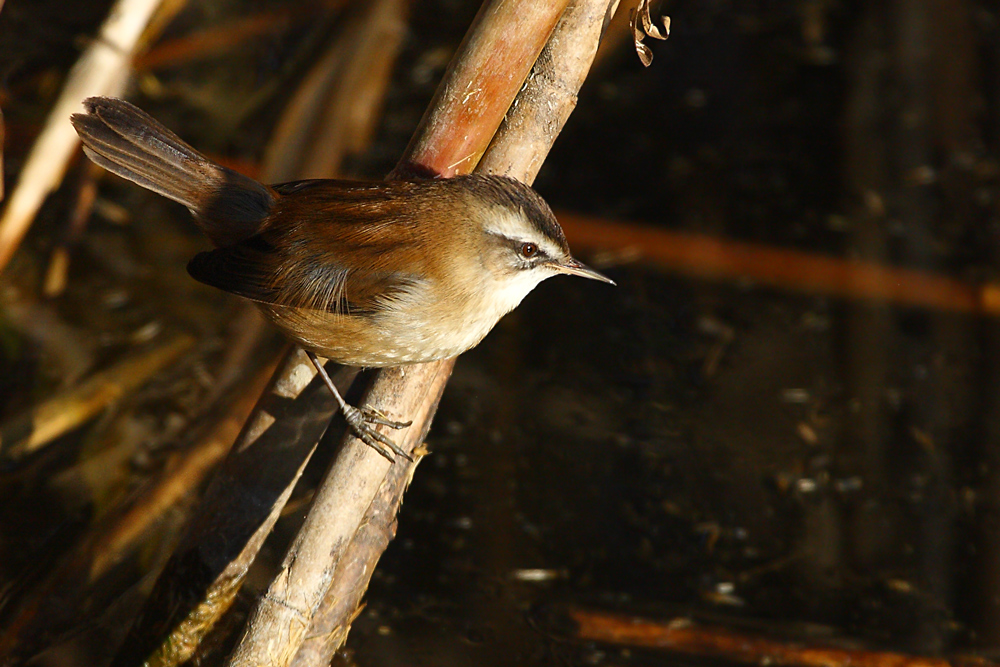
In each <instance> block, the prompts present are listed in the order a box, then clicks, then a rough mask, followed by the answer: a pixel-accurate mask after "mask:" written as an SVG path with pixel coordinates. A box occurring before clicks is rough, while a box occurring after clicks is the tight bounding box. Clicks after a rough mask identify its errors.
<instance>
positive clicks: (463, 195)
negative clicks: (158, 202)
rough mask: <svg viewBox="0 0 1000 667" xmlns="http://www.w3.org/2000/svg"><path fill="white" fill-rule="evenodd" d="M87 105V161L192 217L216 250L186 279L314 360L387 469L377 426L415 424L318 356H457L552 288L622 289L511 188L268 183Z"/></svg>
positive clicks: (128, 114)
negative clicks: (558, 282)
mask: <svg viewBox="0 0 1000 667" xmlns="http://www.w3.org/2000/svg"><path fill="white" fill-rule="evenodd" d="M83 107H84V109H85V111H86V113H77V114H73V115H72V117H71V122H72V123H73V126H74V128H75V129H76V131H77V133H78V135H79V136H80V139H81V141H82V143H83V151H84V153H85V154H86V155H87V157H89V158H90V159H91V160H92V161H93V162H95V163H96V164H98V165H100V166H102V167H104V168H105V169H107V170H108V171H110V172H112V173H114V174H116V175H118V176H120V177H122V178H125V179H127V180H129V181H132V182H133V183H135V184H137V185H140V186H142V187H144V188H147V189H149V190H151V191H153V192H156V193H158V194H160V195H163V196H164V197H167V198H168V199H171V200H173V201H175V202H178V203H180V204H182V205H184V206H186V207H187V208H188V210H190V212H191V213H192V215H193V216H194V219H195V221H196V222H197V224H198V225H199V227H200V228H201V229H202V230H203V231H204V232H205V234H206V235H207V236H208V238H209V240H211V241H212V243H213V244H214V245H215V246H216V247H215V249H214V250H210V251H206V252H201V253H198V254H197V255H196V256H195V257H194V258H193V259H192V260H191V261H190V263H189V264H188V267H187V269H188V273H189V274H190V275H191V276H192V277H193V278H194V279H195V280H197V281H200V282H202V283H205V284H207V285H211V286H213V287H216V288H218V289H221V290H224V291H226V292H230V293H232V294H235V295H237V296H240V297H243V298H245V299H249V300H250V301H252V302H254V303H255V304H256V306H257V307H258V308H259V309H260V310H261V312H262V313H263V314H264V316H265V317H266V318H267V319H269V320H270V321H271V322H273V323H274V324H275V325H276V326H277V327H278V328H279V329H280V330H281V331H282V332H283V333H284V334H285V335H286V336H287V337H288V338H289V339H290V340H291V341H293V342H294V343H296V344H298V345H299V346H301V347H302V348H303V349H304V350H305V351H306V353H307V354H308V355H309V358H310V359H311V360H312V362H313V364H314V365H315V366H316V368H317V371H318V372H319V373H320V374H321V375H322V376H323V378H324V381H325V382H326V383H327V386H328V387H329V388H330V390H331V392H333V395H334V396H335V397H336V399H337V402H338V405H339V406H340V410H341V412H342V413H343V415H344V417H345V420H346V421H347V423H348V425H349V426H350V428H351V429H352V431H353V432H354V434H355V435H356V436H357V437H359V439H361V440H362V441H363V442H365V443H366V444H367V445H369V446H371V447H372V448H373V449H375V450H376V451H377V452H378V453H380V454H381V455H382V456H384V457H386V458H387V459H389V460H390V461H392V460H394V458H393V456H392V454H396V455H402V456H404V457H406V458H409V456H408V455H407V454H405V453H404V452H403V450H402V449H400V448H399V447H398V446H397V445H396V444H395V443H394V442H393V441H392V440H391V439H390V438H389V437H387V436H385V435H383V434H382V433H379V432H378V431H376V430H375V429H374V428H373V427H372V426H373V425H375V424H383V425H386V426H389V427H391V428H395V429H400V428H405V427H407V426H409V424H410V423H409V422H397V421H393V420H390V419H388V418H387V417H386V416H385V415H383V414H381V413H379V412H377V411H374V410H371V409H364V410H362V409H358V408H356V407H354V406H352V405H350V404H348V403H347V402H346V401H345V400H344V399H343V397H342V396H341V395H340V393H339V392H338V391H337V389H336V387H335V386H334V385H333V382H332V381H330V379H329V376H328V375H327V374H326V371H325V370H324V368H323V365H322V363H321V362H320V361H319V359H318V358H317V357H323V358H325V359H329V360H333V361H335V362H337V363H340V364H343V365H348V366H358V367H363V368H382V367H390V366H400V365H405V364H416V363H424V362H430V361H437V360H440V359H447V358H451V357H455V356H457V355H459V354H461V353H463V352H465V351H467V350H469V349H471V348H473V347H475V346H476V345H477V344H478V343H479V342H480V341H481V340H482V339H483V338H484V337H485V336H486V334H487V333H489V331H490V330H491V329H492V328H493V327H494V325H495V324H496V323H497V322H498V321H499V320H500V318H501V317H503V316H504V315H505V314H507V313H508V312H510V311H511V310H513V309H514V308H515V307H517V305H518V304H520V303H521V300H522V299H524V297H525V296H526V295H527V294H528V293H529V292H531V290H532V289H534V288H535V286H537V285H538V284H539V283H540V282H542V281H543V280H545V279H547V278H551V277H553V276H556V275H560V274H562V275H573V276H580V277H583V278H589V279H593V280H599V281H602V282H605V283H610V284H612V285H613V284H614V282H613V281H612V280H611V279H610V278H608V277H607V276H605V275H603V274H601V273H599V272H597V271H595V270H594V269H592V268H590V267H588V266H586V265H584V264H583V263H581V262H580V261H578V260H576V259H575V258H574V257H573V256H572V254H571V253H570V248H569V244H568V243H567V241H566V236H565V234H564V233H563V230H562V228H561V227H560V225H559V223H558V221H557V220H556V217H555V215H554V214H553V213H552V210H551V209H550V208H549V206H548V204H547V203H546V202H545V200H544V199H543V198H542V197H541V196H540V195H539V194H538V193H537V192H535V191H534V190H533V189H532V188H531V187H529V186H528V185H526V184H524V183H522V182H520V181H517V180H515V179H513V178H508V177H504V176H496V175H484V174H469V175H462V176H456V177H453V178H429V179H417V180H389V181H379V182H366V181H351V180H338V179H312V180H302V181H295V182H290V183H280V184H276V185H264V184H263V183H260V182H258V181H256V180H254V179H252V178H249V177H247V176H244V175H242V174H239V173H238V172H236V171H233V170H231V169H229V168H226V167H224V166H222V165H219V164H217V163H215V162H213V161H212V160H210V159H208V158H206V157H205V156H204V155H202V154H201V153H199V152H198V151H196V150H195V149H194V148H192V147H191V146H190V145H188V144H187V143H185V142H184V141H183V140H182V139H181V138H180V137H178V136H177V135H176V134H175V133H173V132H172V131H171V130H169V129H167V128H166V127H164V126H163V125H161V124H160V123H159V122H158V121H156V120H155V119H154V118H152V117H151V116H150V115H148V114H147V113H146V112H144V111H142V110H141V109H139V108H138V107H136V106H134V105H132V104H130V103H129V102H126V101H124V100H120V99H116V98H109V97H91V98H87V99H86V100H84V101H83Z"/></svg>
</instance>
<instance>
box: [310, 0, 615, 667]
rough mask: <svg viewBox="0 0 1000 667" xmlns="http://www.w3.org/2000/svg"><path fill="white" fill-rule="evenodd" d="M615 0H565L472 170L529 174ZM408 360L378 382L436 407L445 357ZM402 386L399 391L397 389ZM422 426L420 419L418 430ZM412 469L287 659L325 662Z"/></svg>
mask: <svg viewBox="0 0 1000 667" xmlns="http://www.w3.org/2000/svg"><path fill="white" fill-rule="evenodd" d="M617 4H618V3H617V0H610V1H609V0H577V1H576V2H572V3H570V5H569V6H568V7H567V9H566V10H565V12H564V13H563V15H562V16H561V18H560V20H559V23H558V24H557V25H556V27H555V29H554V30H553V32H552V34H551V36H550V38H549V41H548V43H547V44H546V46H545V48H544V49H543V50H542V52H541V53H540V54H539V57H538V58H537V60H536V62H535V65H534V67H533V68H532V71H531V74H530V75H529V77H528V80H527V83H526V84H525V85H524V87H523V88H522V89H521V91H520V92H519V94H518V95H517V97H516V98H515V101H514V104H512V106H511V108H510V110H509V111H508V113H507V114H506V117H505V120H504V122H503V123H502V125H501V127H500V128H499V129H498V131H497V134H496V135H495V136H494V137H493V140H492V141H491V143H490V146H489V148H488V149H487V151H486V152H485V154H484V155H483V157H482V159H481V161H480V162H479V164H478V166H477V170H479V171H483V172H491V173H498V172H499V173H504V174H506V175H508V176H512V177H515V178H519V179H521V180H524V181H526V182H529V183H530V182H531V181H533V180H534V177H535V174H536V173H537V170H538V167H539V166H540V165H541V162H542V160H543V159H544V156H545V155H546V154H548V152H549V150H550V148H551V146H552V143H553V142H554V141H555V139H556V137H557V136H558V135H559V132H560V131H561V130H562V127H563V124H564V123H565V121H566V119H567V118H568V117H569V115H570V113H571V112H572V109H573V107H574V106H575V104H576V94H577V91H578V90H579V88H580V86H581V85H582V84H583V81H584V80H585V78H586V76H587V73H588V71H589V70H590V65H591V62H592V61H593V58H594V55H595V53H596V51H597V47H598V43H599V41H600V37H601V32H602V29H603V27H604V25H605V24H606V19H607V18H608V17H610V16H611V14H612V13H613V12H614V10H615V8H616V7H617ZM416 368H417V369H420V370H421V371H424V373H422V374H421V375H419V376H417V377H409V378H407V377H403V378H396V377H392V376H390V377H388V378H387V382H386V385H387V386H388V387H402V388H406V387H407V383H408V385H409V391H410V394H413V393H415V392H416V389H417V388H418V387H420V386H421V385H422V383H424V382H433V383H434V388H433V390H432V391H428V392H427V396H428V398H426V399H425V400H427V401H433V406H432V407H436V402H437V400H439V399H440V393H441V391H443V389H444V386H445V383H446V382H447V379H448V375H449V373H450V369H451V365H450V364H447V363H446V364H441V365H435V364H429V365H424V366H420V367H416ZM380 382H383V378H380V379H379V381H378V382H376V385H375V387H373V389H372V392H371V394H370V396H369V397H370V398H371V396H372V395H374V394H376V392H378V391H379V387H380V385H379V383H380ZM410 394H407V393H405V392H404V393H403V396H404V398H405V397H406V396H408V395H410ZM431 414H432V413H431ZM428 426H429V425H428V424H426V423H423V424H422V429H421V431H422V433H423V432H426V429H427V428H428ZM422 438H423V435H421V436H420V438H419V439H417V440H416V441H417V442H418V443H419V442H420V441H422ZM405 447H406V446H405V445H404V448H405ZM338 464H339V461H338ZM412 474H413V466H412V465H410V466H406V465H403V464H402V462H397V463H396V464H395V465H393V466H392V467H391V468H390V470H389V473H388V475H387V476H386V478H385V480H384V482H383V483H382V485H381V488H380V489H379V492H378V494H377V495H376V497H375V498H374V500H373V502H372V503H371V505H370V506H369V507H368V509H367V511H366V513H365V515H364V517H363V518H362V520H361V523H360V525H359V528H358V532H357V533H355V535H354V537H353V539H352V540H351V542H350V546H349V548H348V549H347V550H346V551H344V553H343V555H341V556H340V558H339V561H338V563H337V567H336V569H335V571H334V572H333V582H332V584H331V585H330V588H329V590H328V592H327V594H326V597H325V598H324V600H323V603H322V605H321V607H320V609H319V610H318V611H317V613H316V614H315V616H314V618H313V622H312V626H311V627H310V628H309V637H310V638H309V639H308V640H307V641H306V642H305V643H304V644H303V646H302V648H301V649H300V651H299V654H298V655H297V656H296V658H295V662H294V663H293V666H294V667H319V666H321V665H326V664H329V662H330V660H331V659H332V657H333V654H334V653H335V652H336V650H337V649H338V648H339V647H340V646H341V644H342V643H343V641H344V640H345V639H346V636H347V633H348V630H349V629H350V624H351V623H352V622H353V620H354V618H355V617H356V616H357V613H358V610H359V607H360V604H361V598H362V596H363V595H364V592H365V590H367V587H368V582H369V580H370V578H371V575H372V573H373V572H374V569H375V566H376V563H377V562H378V559H379V557H380V556H381V554H382V552H383V551H384V550H385V548H386V547H387V546H388V543H389V541H390V540H391V539H392V537H393V535H394V534H395V522H396V515H397V512H398V510H399V506H400V503H401V502H402V496H403V493H404V491H405V489H406V486H407V485H408V483H409V480H410V477H411V475H412Z"/></svg>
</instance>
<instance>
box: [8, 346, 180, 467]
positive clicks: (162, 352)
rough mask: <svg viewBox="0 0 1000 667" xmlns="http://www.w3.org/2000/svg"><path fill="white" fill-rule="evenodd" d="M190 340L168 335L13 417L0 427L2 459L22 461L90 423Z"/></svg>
mask: <svg viewBox="0 0 1000 667" xmlns="http://www.w3.org/2000/svg"><path fill="white" fill-rule="evenodd" d="M194 342H195V341H194V339H193V338H192V337H191V336H188V335H187V334H174V335H172V336H169V337H167V338H166V339H165V340H163V341H161V342H160V343H159V344H157V345H156V346H155V347H153V348H152V349H150V350H147V351H144V352H140V353H133V354H130V355H128V356H126V357H125V358H124V359H122V360H121V361H119V362H118V363H116V364H115V365H113V366H111V367H110V368H108V369H107V370H105V371H102V372H100V373H98V374H97V375H94V376H93V377H90V378H88V379H86V380H84V381H83V382H82V383H81V384H80V385H78V386H76V387H71V388H70V389H67V390H66V391H64V392H60V393H58V394H56V395H55V396H52V397H51V398H49V399H47V400H45V401H43V402H42V403H41V404H39V405H38V406H36V407H34V408H32V409H31V410H29V411H28V412H26V413H24V414H22V415H19V416H16V417H14V418H12V419H11V420H10V421H9V422H7V423H5V424H4V425H3V426H0V447H2V454H3V458H4V459H5V460H7V461H11V460H17V459H20V458H23V457H25V456H27V455H29V454H32V453H34V452H36V451H38V450H39V449H40V448H41V447H43V446H45V445H46V444H48V443H49V442H51V441H52V440H54V439H56V438H58V437H59V436H60V435H63V434H64V433H67V432H68V431H70V430H72V429H74V428H76V427H78V426H80V425H81V424H83V423H84V422H86V421H88V420H90V419H92V418H93V417H94V416H95V415H96V414H97V413H98V412H100V411H101V410H103V409H104V408H105V407H107V406H108V404H110V403H111V402H112V401H115V400H116V399H118V398H119V397H121V396H124V395H127V394H128V393H129V392H131V391H133V390H134V389H136V388H137V387H139V386H141V385H142V384H143V383H144V382H146V381H147V380H148V379H149V378H150V377H152V376H153V375H155V374H156V373H158V372H159V371H160V370H162V369H163V368H165V367H166V366H168V365H169V364H171V363H172V362H173V361H175V360H176V359H178V358H179V357H180V356H181V355H182V354H184V353H185V352H187V351H188V350H189V349H191V347H192V346H193V345H194Z"/></svg>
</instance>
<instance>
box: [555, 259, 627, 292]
mask: <svg viewBox="0 0 1000 667" xmlns="http://www.w3.org/2000/svg"><path fill="white" fill-rule="evenodd" d="M552 267H553V268H554V269H555V270H556V271H558V272H559V273H567V274H569V275H571V276H580V277H581V278H590V279H591V280H600V281H601V282H602V283H609V284H611V285H614V284H616V283H615V281H613V280H612V279H611V278H608V277H607V276H606V275H604V274H603V273H598V272H597V271H594V270H593V269H592V268H590V267H589V266H587V265H586V264H583V263H582V262H578V261H577V260H575V259H573V258H572V257H570V258H569V259H567V260H566V261H565V262H559V263H558V264H553V265H552Z"/></svg>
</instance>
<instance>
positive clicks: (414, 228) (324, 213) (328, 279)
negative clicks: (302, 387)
mask: <svg viewBox="0 0 1000 667" xmlns="http://www.w3.org/2000/svg"><path fill="white" fill-rule="evenodd" d="M421 187H423V185H422V184H414V183H392V184H389V183H376V184H369V183H353V182H350V181H300V182H297V183H290V184H284V185H279V186H275V190H277V191H278V192H279V193H280V194H281V195H282V196H281V197H280V198H279V200H278V203H277V205H276V206H275V209H274V214H273V215H272V217H271V218H269V219H268V221H267V222H266V223H265V224H264V231H263V232H261V233H260V234H258V235H256V236H254V237H251V238H250V239H247V240H246V241H243V242H241V243H238V244H236V245H234V246H230V247H227V248H219V249H217V250H213V251H211V252H203V253H200V254H198V255H197V256H196V257H195V258H194V259H193V260H192V261H191V263H190V264H189V265H188V272H189V273H190V274H191V276H192V277H194V278H195V279H196V280H198V281H200V282H203V283H206V284H208V285H212V286H213V287H218V288H219V289H222V290H225V291H227V292H232V293H233V294H238V295H240V296H243V297H246V298H248V299H253V300H255V301H261V302H264V303H270V304H275V305H280V306H293V307H299V308H309V309H313V310H324V311H328V312H335V313H343V314H347V315H372V314H376V313H378V312H379V311H380V310H382V309H384V308H385V307H386V305H387V304H388V303H390V302H391V301H392V300H393V299H394V298H395V297H397V296H399V295H400V294H401V293H403V292H405V291H406V290H407V289H409V288H411V287H413V286H414V285H415V284H417V283H418V282H420V280H421V279H422V276H423V275H424V269H425V261H424V260H425V254H424V253H423V252H420V250H419V249H420V248H421V247H422V245H423V244H422V243H421V242H420V235H421V234H423V233H425V232H426V230H427V225H428V224H433V222H432V221H431V220H428V218H427V216H424V219H423V221H422V224H420V225H418V224H417V222H416V221H417V219H418V217H419V216H420V209H421V207H420V206H419V204H418V203H417V204H415V203H414V202H415V201H416V202H419V201H422V200H423V198H422V197H419V196H417V197H416V198H414V197H412V196H408V195H412V194H414V193H413V192H412V190H414V189H420V188H421Z"/></svg>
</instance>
